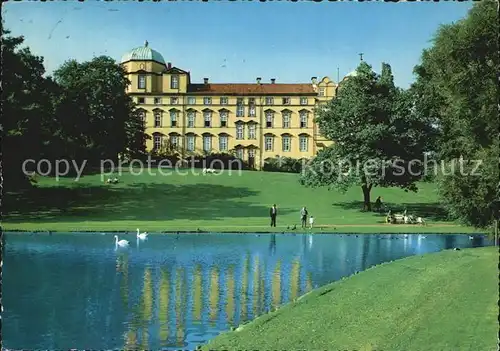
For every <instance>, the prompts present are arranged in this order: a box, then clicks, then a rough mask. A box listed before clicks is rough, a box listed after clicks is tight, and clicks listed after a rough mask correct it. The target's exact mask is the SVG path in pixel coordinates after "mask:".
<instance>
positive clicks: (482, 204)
mask: <svg viewBox="0 0 500 351" xmlns="http://www.w3.org/2000/svg"><path fill="white" fill-rule="evenodd" d="M497 10H498V3H497V2H494V1H489V0H487V1H482V2H480V3H477V4H474V6H473V7H472V9H471V10H470V11H469V13H468V15H467V16H466V18H464V19H462V20H460V21H458V22H456V23H454V24H451V25H446V26H442V27H441V28H440V29H439V30H438V32H437V34H436V36H435V38H434V40H433V45H432V47H431V48H429V49H427V50H424V52H423V54H422V58H421V63H420V64H419V65H418V66H417V67H415V73H416V75H417V80H416V82H415V84H414V85H413V87H412V89H413V90H414V91H415V92H416V94H417V96H418V99H417V100H416V103H417V104H416V109H417V111H419V113H420V114H425V115H427V116H428V117H429V118H433V119H435V120H436V121H437V125H438V127H439V132H440V136H439V139H438V145H437V148H436V151H437V154H438V156H439V158H440V160H441V161H442V162H443V164H444V165H445V170H446V171H447V172H446V173H445V174H441V175H440V176H439V178H438V187H439V192H440V194H441V200H442V202H443V204H444V206H445V207H446V208H447V209H448V211H449V212H450V214H451V215H452V216H453V217H454V218H456V219H460V220H461V221H462V222H464V223H466V224H472V225H475V226H478V227H484V226H487V225H489V224H490V223H491V215H490V211H488V205H489V203H490V202H491V201H492V200H494V199H495V197H496V186H497V183H498V166H499V163H498V161H499V158H498V156H499V148H498V137H499V133H498V126H499V125H500V123H499V120H498V112H499V111H498V105H497V104H498V78H497V75H498V72H499V70H500V66H499V59H498V35H499V34H498V33H499V24H498V13H497ZM460 157H462V158H463V159H464V160H465V161H463V162H462V163H463V166H462V170H460V167H459V166H457V165H458V161H457V159H459V158H460ZM471 160H480V162H481V166H480V167H479V169H477V170H476V171H475V172H474V173H475V174H480V175H479V176H478V175H472V174H471V173H472V170H473V168H475V165H476V164H477V162H474V161H471ZM453 164H455V167H454V171H453V172H452V169H451V168H452V166H453ZM450 172H451V173H452V174H450Z"/></svg>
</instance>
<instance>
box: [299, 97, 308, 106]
mask: <svg viewBox="0 0 500 351" xmlns="http://www.w3.org/2000/svg"><path fill="white" fill-rule="evenodd" d="M308 100H309V99H308V98H306V97H301V98H300V104H301V105H308V104H309V101H308Z"/></svg>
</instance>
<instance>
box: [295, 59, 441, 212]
mask: <svg viewBox="0 0 500 351" xmlns="http://www.w3.org/2000/svg"><path fill="white" fill-rule="evenodd" d="M414 105H415V96H414V94H413V92H412V91H404V90H402V89H398V88H397V87H395V85H394V79H393V75H392V72H391V67H390V65H388V64H385V63H384V64H383V65H382V72H381V74H380V75H377V74H376V73H375V72H373V71H372V68H371V66H370V65H368V64H367V63H366V62H361V64H360V65H359V66H358V68H357V70H356V74H355V75H353V76H350V77H348V78H347V79H345V80H344V81H343V82H341V83H340V86H339V89H338V92H337V96H336V97H335V98H334V99H333V100H331V101H330V102H329V103H328V104H327V105H326V106H325V107H324V108H321V109H318V112H317V117H316V121H317V122H318V125H319V128H320V130H321V132H322V133H323V134H324V135H325V136H326V137H328V138H329V139H330V140H332V141H334V144H333V145H332V146H330V147H329V148H326V149H325V150H323V151H321V152H319V153H318V155H317V156H316V157H315V158H314V159H312V161H311V162H310V163H309V164H308V165H307V166H306V167H305V168H304V169H303V172H302V176H301V183H302V184H304V185H306V186H329V187H332V188H336V189H338V190H340V191H345V190H347V189H348V188H349V187H351V186H353V185H357V186H360V187H361V189H362V193H363V203H364V209H365V210H371V201H370V193H371V190H372V188H373V187H377V186H381V187H392V186H398V187H401V188H403V189H405V190H412V191H416V190H417V188H416V185H415V182H416V181H417V180H419V179H421V177H422V175H423V159H424V152H425V151H426V150H427V148H428V147H429V141H430V138H429V135H430V134H432V133H433V127H432V123H431V122H430V121H429V120H428V119H426V118H421V116H419V115H417V114H416V113H415V109H414Z"/></svg>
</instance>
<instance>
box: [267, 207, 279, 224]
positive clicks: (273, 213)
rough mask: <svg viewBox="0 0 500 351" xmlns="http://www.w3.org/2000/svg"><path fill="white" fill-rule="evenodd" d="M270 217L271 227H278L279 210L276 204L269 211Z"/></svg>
mask: <svg viewBox="0 0 500 351" xmlns="http://www.w3.org/2000/svg"><path fill="white" fill-rule="evenodd" d="M269 216H270V217H271V227H276V216H278V209H277V208H276V204H274V205H273V207H271V208H270V209H269Z"/></svg>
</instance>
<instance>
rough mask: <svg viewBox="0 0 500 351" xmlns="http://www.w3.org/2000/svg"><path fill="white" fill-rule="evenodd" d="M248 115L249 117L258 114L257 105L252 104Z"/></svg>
mask: <svg viewBox="0 0 500 351" xmlns="http://www.w3.org/2000/svg"><path fill="white" fill-rule="evenodd" d="M248 116H249V117H255V116H256V112H255V106H250V107H249V108H248Z"/></svg>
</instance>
